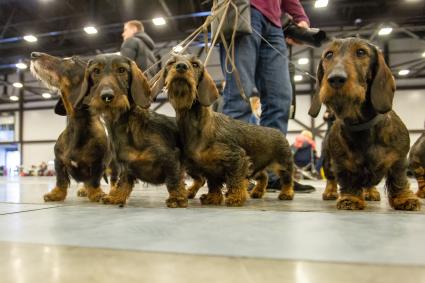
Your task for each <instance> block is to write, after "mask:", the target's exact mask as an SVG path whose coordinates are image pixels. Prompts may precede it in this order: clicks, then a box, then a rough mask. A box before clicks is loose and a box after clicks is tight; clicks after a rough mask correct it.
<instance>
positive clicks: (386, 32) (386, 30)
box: [378, 27, 393, 35]
mask: <svg viewBox="0 0 425 283" xmlns="http://www.w3.org/2000/svg"><path fill="white" fill-rule="evenodd" d="M392 31H393V28H391V27H383V28H381V29H380V30H379V32H378V34H379V35H389V34H390V33H391V32H392Z"/></svg>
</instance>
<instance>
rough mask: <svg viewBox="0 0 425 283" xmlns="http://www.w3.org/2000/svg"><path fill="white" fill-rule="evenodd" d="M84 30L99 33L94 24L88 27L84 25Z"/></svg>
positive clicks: (88, 32)
mask: <svg viewBox="0 0 425 283" xmlns="http://www.w3.org/2000/svg"><path fill="white" fill-rule="evenodd" d="M84 31H85V32H86V33H87V34H96V33H97V29H96V28H95V27H94V26H87V27H84Z"/></svg>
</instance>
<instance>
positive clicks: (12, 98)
mask: <svg viewBox="0 0 425 283" xmlns="http://www.w3.org/2000/svg"><path fill="white" fill-rule="evenodd" d="M9 99H10V100H12V101H18V100H19V97H17V96H16V95H11V96H10V97H9Z"/></svg>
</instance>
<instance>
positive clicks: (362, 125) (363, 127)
mask: <svg viewBox="0 0 425 283" xmlns="http://www.w3.org/2000/svg"><path fill="white" fill-rule="evenodd" d="M384 117H385V115H384V114H377V115H376V116H375V117H373V118H372V119H371V120H369V121H367V122H364V123H360V124H353V125H350V124H346V123H344V122H343V124H344V126H345V127H346V128H347V130H349V131H350V132H360V131H365V130H369V129H370V128H372V127H373V126H375V125H376V124H378V122H380V121H381V120H382V119H383V118H384Z"/></svg>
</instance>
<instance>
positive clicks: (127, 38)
mask: <svg viewBox="0 0 425 283" xmlns="http://www.w3.org/2000/svg"><path fill="white" fill-rule="evenodd" d="M122 38H123V40H124V42H123V43H122V45H121V50H120V53H121V55H123V56H126V57H128V58H130V59H131V60H133V61H134V62H136V64H137V66H138V67H139V68H140V69H141V70H142V71H145V70H147V69H148V68H149V67H150V66H152V65H153V64H154V63H155V62H156V60H157V59H156V57H155V55H154V49H155V43H154V41H153V40H152V39H151V38H150V36H149V35H148V34H147V33H146V32H145V29H144V26H143V24H142V22H140V21H137V20H132V21H128V22H126V23H125V24H124V31H123V33H122ZM157 71H158V68H157V67H154V68H152V69H150V70H149V71H148V73H147V77H148V79H150V78H152V77H153V76H154V75H155V74H156V73H157Z"/></svg>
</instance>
